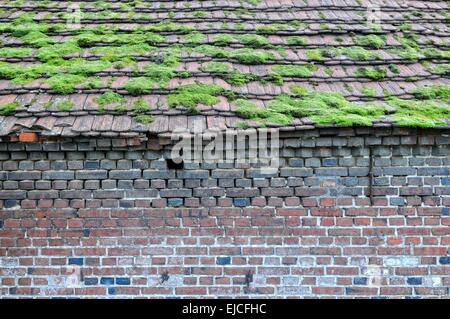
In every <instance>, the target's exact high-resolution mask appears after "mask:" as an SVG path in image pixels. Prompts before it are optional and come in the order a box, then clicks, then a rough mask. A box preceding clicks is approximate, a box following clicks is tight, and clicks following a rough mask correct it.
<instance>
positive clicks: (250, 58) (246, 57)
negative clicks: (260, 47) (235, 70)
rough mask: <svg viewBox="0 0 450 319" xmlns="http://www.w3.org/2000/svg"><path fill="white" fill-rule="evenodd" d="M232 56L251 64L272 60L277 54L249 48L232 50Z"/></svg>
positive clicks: (241, 61)
mask: <svg viewBox="0 0 450 319" xmlns="http://www.w3.org/2000/svg"><path fill="white" fill-rule="evenodd" d="M230 57H231V58H232V59H235V60H237V61H239V62H240V63H242V64H251V65H257V64H264V63H266V62H268V61H270V60H275V56H274V55H273V54H272V53H270V52H267V51H256V50H253V49H249V48H245V49H238V50H235V51H233V52H231V54H230Z"/></svg>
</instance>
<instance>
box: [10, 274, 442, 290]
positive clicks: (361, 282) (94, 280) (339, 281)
mask: <svg viewBox="0 0 450 319" xmlns="http://www.w3.org/2000/svg"><path fill="white" fill-rule="evenodd" d="M256 276H260V275H255V276H254V278H255V277H256ZM161 277H162V276H161ZM167 277H169V279H167V283H165V282H163V279H162V278H158V277H153V278H152V279H147V278H145V277H100V278H99V277H84V278H82V281H81V282H80V286H130V285H132V286H134V287H136V286H148V285H152V284H156V285H157V284H160V285H162V286H165V287H174V286H175V285H176V286H183V285H184V284H186V285H192V284H193V283H194V282H197V283H198V284H199V285H242V284H243V279H242V278H240V277H231V278H230V277H207V276H201V277H198V278H196V277H195V276H185V277H184V278H179V276H178V275H176V281H174V280H172V279H171V277H170V276H169V275H167ZM261 277H262V276H261ZM172 278H173V277H172ZM49 279H50V280H51V278H49ZM49 279H47V278H46V277H21V278H19V279H18V280H15V278H8V277H5V278H3V279H2V280H1V283H2V285H3V286H22V287H24V286H35V287H36V286H37V287H39V286H46V285H48V284H49V281H50V280H49ZM64 279H65V278H64V277H63V276H61V277H59V278H58V280H60V281H61V282H64ZM180 279H181V280H180ZM312 279H313V278H312V277H308V276H304V277H300V276H283V277H269V278H267V279H266V278H264V277H262V278H261V279H258V285H267V284H269V285H276V284H282V285H283V286H299V285H302V286H310V285H314V284H317V285H319V286H328V285H329V286H344V285H345V286H347V285H352V284H353V285H356V286H368V285H370V286H372V287H373V285H371V283H370V280H373V278H371V277H350V278H349V277H333V276H326V277H318V278H317V279H316V280H314V282H313V280H312ZM380 281H381V282H380V283H379V285H380V286H424V287H436V286H440V285H439V284H437V283H443V284H444V285H446V284H448V283H450V278H449V277H445V278H441V277H431V278H430V277H414V276H409V277H400V276H397V277H396V276H389V278H386V277H385V278H382V280H380ZM441 288H445V287H441Z"/></svg>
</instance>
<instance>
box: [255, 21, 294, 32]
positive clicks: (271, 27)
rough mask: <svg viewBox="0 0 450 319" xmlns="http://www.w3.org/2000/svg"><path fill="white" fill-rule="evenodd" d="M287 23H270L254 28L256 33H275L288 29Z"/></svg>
mask: <svg viewBox="0 0 450 319" xmlns="http://www.w3.org/2000/svg"><path fill="white" fill-rule="evenodd" d="M288 27H289V26H288V25H286V24H271V25H265V26H259V27H257V28H256V33H258V34H263V35H270V34H276V33H277V32H278V31H281V30H286V29H288Z"/></svg>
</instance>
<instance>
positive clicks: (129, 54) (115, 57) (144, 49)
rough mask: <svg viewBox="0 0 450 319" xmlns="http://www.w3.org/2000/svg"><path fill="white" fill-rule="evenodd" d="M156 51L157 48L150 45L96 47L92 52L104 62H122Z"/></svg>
mask: <svg viewBox="0 0 450 319" xmlns="http://www.w3.org/2000/svg"><path fill="white" fill-rule="evenodd" d="M153 51H155V48H153V47H151V46H150V45H148V44H145V43H143V44H132V45H122V46H118V47H115V46H103V47H95V48H92V49H91V50H90V52H91V53H92V54H95V55H100V56H102V59H103V60H107V61H111V62H115V61H122V60H123V59H124V58H130V59H133V58H134V57H136V56H145V55H147V54H149V53H151V52H153Z"/></svg>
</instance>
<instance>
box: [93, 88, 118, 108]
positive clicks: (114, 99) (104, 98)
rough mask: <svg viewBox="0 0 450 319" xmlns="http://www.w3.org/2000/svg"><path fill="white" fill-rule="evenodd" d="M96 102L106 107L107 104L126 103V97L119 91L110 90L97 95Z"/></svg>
mask: <svg viewBox="0 0 450 319" xmlns="http://www.w3.org/2000/svg"><path fill="white" fill-rule="evenodd" d="M94 102H95V103H97V104H98V105H99V106H100V107H101V108H104V107H105V106H107V105H114V104H116V105H121V104H125V98H124V97H123V96H122V95H120V94H118V93H115V92H112V91H108V92H105V93H103V94H102V95H100V96H98V97H95V98H94Z"/></svg>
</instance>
